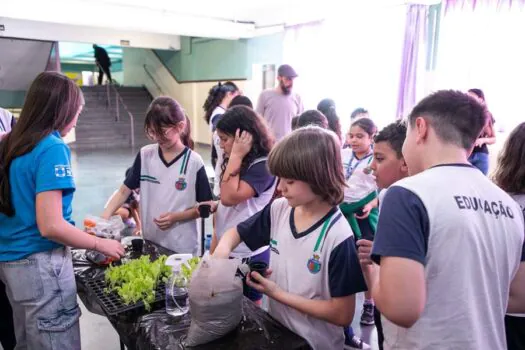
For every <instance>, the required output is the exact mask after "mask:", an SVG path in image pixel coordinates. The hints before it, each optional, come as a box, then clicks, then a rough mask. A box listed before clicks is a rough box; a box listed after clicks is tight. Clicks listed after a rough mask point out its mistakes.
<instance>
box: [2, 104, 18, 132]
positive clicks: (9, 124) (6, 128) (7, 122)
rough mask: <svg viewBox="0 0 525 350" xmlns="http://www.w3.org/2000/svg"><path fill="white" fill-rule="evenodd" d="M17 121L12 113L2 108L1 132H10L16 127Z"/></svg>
mask: <svg viewBox="0 0 525 350" xmlns="http://www.w3.org/2000/svg"><path fill="white" fill-rule="evenodd" d="M15 123H16V120H15V118H13V115H12V114H11V112H9V111H8V110H6V109H3V108H0V132H10V131H11V129H12V128H13V126H15Z"/></svg>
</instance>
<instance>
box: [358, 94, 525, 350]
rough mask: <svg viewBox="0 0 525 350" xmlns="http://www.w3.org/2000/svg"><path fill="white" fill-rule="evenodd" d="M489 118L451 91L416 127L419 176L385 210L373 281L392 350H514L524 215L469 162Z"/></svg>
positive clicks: (413, 171) (418, 116)
mask: <svg viewBox="0 0 525 350" xmlns="http://www.w3.org/2000/svg"><path fill="white" fill-rule="evenodd" d="M486 118H487V115H486V111H485V108H484V106H482V105H480V104H479V103H478V102H477V101H476V100H474V99H473V98H472V97H470V96H468V95H467V94H464V93H462V92H459V91H450V90H444V91H438V92H436V93H433V94H431V95H429V96H427V97H426V98H424V99H423V100H422V101H421V102H419V103H418V105H417V106H416V107H414V109H413V110H412V112H411V113H410V115H409V117H408V124H407V137H406V139H405V142H404V144H403V156H404V158H405V161H406V164H407V166H408V168H409V170H410V175H411V176H410V177H407V178H405V179H403V180H401V181H398V182H396V183H395V185H393V186H391V187H390V188H389V189H388V192H387V193H386V195H385V198H384V200H383V201H382V204H381V216H380V217H379V224H378V227H377V232H376V236H375V240H374V246H373V248H372V260H373V261H374V262H375V263H378V264H379V263H380V264H381V268H380V269H375V268H373V269H371V270H372V271H374V273H372V274H370V275H371V276H369V281H368V282H369V284H368V285H369V286H370V287H371V288H372V294H373V296H374V301H375V302H376V304H377V307H378V308H379V310H381V314H382V315H383V317H382V323H383V330H384V335H385V347H386V348H396V349H405V350H413V349H414V350H415V349H428V350H432V349H440V350H441V349H465V350H469V349H472V350H474V349H476V350H478V349H505V348H506V341H505V326H504V316H505V312H506V311H507V310H508V311H509V312H522V311H525V307H524V306H525V298H524V296H523V288H521V291H520V290H519V288H517V289H516V291H517V292H518V293H516V294H515V295H513V288H510V287H509V286H510V285H511V282H512V283H513V284H514V282H513V279H515V277H514V276H515V275H516V271H518V268H519V269H520V271H519V272H518V275H516V276H517V277H518V276H523V274H524V273H525V267H523V265H524V264H523V263H522V264H521V267H520V260H521V258H522V254H521V253H522V247H523V232H524V226H523V215H522V213H521V209H520V207H519V205H518V204H517V203H516V202H514V200H513V199H512V198H511V197H510V196H509V195H508V194H506V193H505V192H504V191H502V190H501V189H500V188H498V187H497V186H496V185H494V184H493V183H491V182H490V181H489V180H488V179H487V178H486V177H485V176H484V175H483V174H482V173H481V172H480V171H478V170H477V169H476V168H474V167H473V166H471V165H470V164H469V163H468V160H467V158H468V155H469V153H470V151H471V150H472V148H473V146H474V143H475V141H476V139H477V137H478V136H479V134H480V132H481V130H482V129H483V127H484V126H485V124H486ZM521 278H522V277H521ZM519 279H520V278H519V277H518V280H519ZM516 286H517V284H516ZM509 291H510V292H511V297H510V298H509ZM520 293H521V294H522V295H521V296H520ZM520 303H521V305H520ZM507 305H508V308H507ZM520 306H521V309H520ZM458 330H464V331H458Z"/></svg>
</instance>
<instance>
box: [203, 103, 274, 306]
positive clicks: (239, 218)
mask: <svg viewBox="0 0 525 350" xmlns="http://www.w3.org/2000/svg"><path fill="white" fill-rule="evenodd" d="M217 134H218V136H219V139H220V147H221V149H222V150H223V151H224V154H225V158H224V162H223V163H222V170H221V175H220V179H221V181H220V186H221V198H220V201H218V202H215V206H217V211H216V213H215V218H214V219H215V230H214V234H213V237H212V243H211V251H212V252H213V251H214V250H215V247H216V246H217V243H218V241H219V240H220V238H221V237H222V236H223V235H224V233H225V232H226V231H227V230H229V229H230V228H232V227H235V226H236V225H237V224H239V223H241V222H243V221H244V220H246V219H248V218H249V217H251V216H252V215H254V214H255V213H257V212H259V211H260V210H262V209H263V208H264V207H265V206H266V205H267V204H268V203H269V202H270V201H271V199H272V196H273V193H274V191H275V183H276V181H275V177H274V176H273V175H271V174H270V172H269V171H268V166H267V164H266V163H267V159H268V154H269V153H270V150H271V148H272V146H273V143H274V140H273V136H271V134H270V131H269V129H268V127H267V125H266V122H265V121H264V119H262V118H261V117H259V116H258V115H257V113H255V111H254V110H253V109H251V108H248V107H245V106H237V107H233V108H230V109H228V111H226V113H225V114H224V115H223V116H222V118H221V120H220V121H219V122H218V124H217ZM231 257H235V258H242V259H246V260H250V261H264V262H266V263H269V259H270V253H269V251H268V247H263V248H261V249H259V250H257V251H255V252H252V251H251V250H250V249H249V248H248V247H247V246H245V245H240V246H239V247H237V248H236V249H235V250H234V251H233V252H232V254H231ZM245 295H246V296H247V297H248V298H250V299H251V300H252V301H255V302H260V301H261V300H262V294H261V293H259V292H257V291H256V290H255V289H252V288H247V286H246V285H245Z"/></svg>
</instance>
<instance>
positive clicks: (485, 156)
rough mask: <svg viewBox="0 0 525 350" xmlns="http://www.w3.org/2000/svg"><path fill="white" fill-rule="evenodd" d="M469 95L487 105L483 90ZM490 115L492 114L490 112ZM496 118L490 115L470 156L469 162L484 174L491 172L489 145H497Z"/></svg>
mask: <svg viewBox="0 0 525 350" xmlns="http://www.w3.org/2000/svg"><path fill="white" fill-rule="evenodd" d="M468 94H469V95H470V96H472V97H474V98H475V99H476V100H477V101H478V102H479V103H481V104H484V105H486V101H485V93H483V90H481V89H470V90H469V91H468ZM489 114H490V112H489ZM494 122H495V121H494V118H493V117H492V114H490V118H488V120H487V125H485V127H484V128H483V130H482V131H481V135H480V136H479V137H478V139H477V140H476V145H475V147H474V149H473V150H472V153H471V154H470V156H469V158H468V161H469V162H470V164H472V165H474V166H475V167H476V168H478V169H479V170H480V171H481V172H482V173H483V174H485V175H487V174H488V172H489V149H488V147H487V145H493V144H495V143H496V133H495V132H494Z"/></svg>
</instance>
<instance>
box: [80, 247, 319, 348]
mask: <svg viewBox="0 0 525 350" xmlns="http://www.w3.org/2000/svg"><path fill="white" fill-rule="evenodd" d="M145 251H147V252H149V253H150V255H159V254H166V255H170V254H172V252H170V251H168V250H166V249H164V248H162V247H159V246H156V245H155V244H153V243H151V242H146V244H145ZM73 266H74V269H75V278H76V282H77V291H78V295H79V297H80V299H81V300H82V302H83V303H84V305H85V306H86V308H87V309H88V310H89V311H90V312H93V313H96V314H99V315H103V316H106V315H105V314H104V311H103V310H102V308H101V307H100V305H99V304H98V303H97V300H96V298H95V296H94V295H92V294H91V293H90V292H89V290H88V289H87V288H86V285H85V283H84V281H85V280H86V279H93V278H99V277H101V276H102V275H103V274H104V271H105V268H103V267H98V266H95V265H93V264H92V263H90V262H89V261H87V260H86V257H85V251H84V250H81V249H79V250H73ZM108 320H109V321H110V322H111V324H112V325H113V327H114V328H115V330H116V331H117V333H118V334H119V336H120V339H121V341H122V342H123V343H124V344H125V345H126V347H127V348H128V349H138V350H142V349H176V350H177V349H184V348H185V347H184V346H183V343H182V341H183V340H184V338H185V336H186V333H187V332H188V328H189V326H190V321H191V316H190V314H189V313H188V314H186V315H184V316H182V317H173V316H171V315H168V314H166V312H165V311H164V308H162V309H159V310H157V311H153V312H151V313H148V314H145V315H140V314H139V315H137V314H133V313H126V314H123V315H116V316H109V317H108ZM191 349H199V350H222V349H232V350H236V349H238V350H241V349H242V350H247V349H287V350H288V349H290V350H293V349H301V350H302V349H310V347H309V346H308V344H307V343H306V341H305V340H304V339H303V338H301V337H299V336H298V335H296V334H295V333H293V332H292V331H290V330H289V329H287V328H286V327H284V326H283V325H281V324H280V323H279V322H277V321H276V320H274V319H273V318H272V317H271V316H270V315H269V314H268V313H266V312H265V311H264V310H262V309H260V308H259V307H257V306H256V305H255V304H254V303H252V302H251V301H250V300H248V299H246V298H245V299H244V300H243V318H242V321H241V323H240V324H239V326H238V327H237V329H235V330H234V331H233V332H231V333H230V334H228V335H227V336H225V337H222V338H221V339H218V340H216V341H213V342H211V343H208V344H204V345H200V346H196V347H192V348H191Z"/></svg>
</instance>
